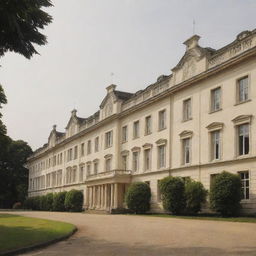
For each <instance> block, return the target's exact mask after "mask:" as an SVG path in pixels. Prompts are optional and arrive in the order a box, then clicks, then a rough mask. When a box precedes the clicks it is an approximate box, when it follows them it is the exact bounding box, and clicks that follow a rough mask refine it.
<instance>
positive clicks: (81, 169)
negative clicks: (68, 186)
mask: <svg viewBox="0 0 256 256" xmlns="http://www.w3.org/2000/svg"><path fill="white" fill-rule="evenodd" d="M83 180H84V166H80V171H79V181H80V182H83Z"/></svg>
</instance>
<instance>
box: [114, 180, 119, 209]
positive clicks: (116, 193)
mask: <svg viewBox="0 0 256 256" xmlns="http://www.w3.org/2000/svg"><path fill="white" fill-rule="evenodd" d="M117 207H118V184H117V183H115V184H114V208H117Z"/></svg>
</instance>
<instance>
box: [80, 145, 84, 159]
mask: <svg viewBox="0 0 256 256" xmlns="http://www.w3.org/2000/svg"><path fill="white" fill-rule="evenodd" d="M81 156H84V143H82V144H81Z"/></svg>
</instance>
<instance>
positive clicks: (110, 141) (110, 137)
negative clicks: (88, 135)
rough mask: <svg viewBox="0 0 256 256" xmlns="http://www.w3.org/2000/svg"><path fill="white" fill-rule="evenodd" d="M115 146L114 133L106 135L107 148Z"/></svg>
mask: <svg viewBox="0 0 256 256" xmlns="http://www.w3.org/2000/svg"><path fill="white" fill-rule="evenodd" d="M112 144H113V131H110V132H106V133H105V147H106V148H109V147H112Z"/></svg>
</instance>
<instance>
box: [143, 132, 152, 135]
mask: <svg viewBox="0 0 256 256" xmlns="http://www.w3.org/2000/svg"><path fill="white" fill-rule="evenodd" d="M151 134H152V132H149V133H145V134H144V136H148V135H151Z"/></svg>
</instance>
